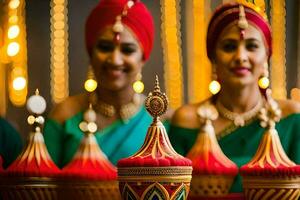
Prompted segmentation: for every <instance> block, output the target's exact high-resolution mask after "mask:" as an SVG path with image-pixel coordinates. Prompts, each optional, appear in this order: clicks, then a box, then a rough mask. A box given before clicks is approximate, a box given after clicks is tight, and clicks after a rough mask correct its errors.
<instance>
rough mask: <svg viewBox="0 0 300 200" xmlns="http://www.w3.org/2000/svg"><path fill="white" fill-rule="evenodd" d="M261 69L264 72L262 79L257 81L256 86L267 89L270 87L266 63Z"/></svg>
mask: <svg viewBox="0 0 300 200" xmlns="http://www.w3.org/2000/svg"><path fill="white" fill-rule="evenodd" d="M263 67H264V72H263V75H262V77H261V78H260V79H259V80H258V86H259V87H260V88H262V89H267V88H268V87H269V85H270V80H269V70H268V63H267V62H265V63H264V66H263Z"/></svg>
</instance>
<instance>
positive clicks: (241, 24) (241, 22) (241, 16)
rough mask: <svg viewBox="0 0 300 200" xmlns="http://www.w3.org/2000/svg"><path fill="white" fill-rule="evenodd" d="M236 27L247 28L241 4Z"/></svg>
mask: <svg viewBox="0 0 300 200" xmlns="http://www.w3.org/2000/svg"><path fill="white" fill-rule="evenodd" d="M238 27H239V28H240V29H246V28H248V21H247V19H246V14H245V9H244V6H243V5H240V6H239V21H238Z"/></svg>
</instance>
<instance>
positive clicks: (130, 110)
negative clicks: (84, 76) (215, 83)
mask: <svg viewBox="0 0 300 200" xmlns="http://www.w3.org/2000/svg"><path fill="white" fill-rule="evenodd" d="M91 102H93V105H94V108H95V110H96V111H97V112H99V113H100V114H101V115H103V116H105V117H113V116H115V115H116V114H117V113H118V114H119V116H120V117H121V119H122V120H123V121H124V122H125V121H126V120H128V119H129V118H130V117H132V116H133V115H134V114H136V113H137V112H138V111H139V109H140V106H141V102H142V97H141V95H140V94H134V95H133V98H132V101H131V102H129V103H128V104H125V105H122V106H121V108H120V110H119V111H117V110H116V108H115V107H114V106H113V105H111V104H108V103H105V102H103V101H101V100H99V99H98V98H97V95H96V93H92V95H91Z"/></svg>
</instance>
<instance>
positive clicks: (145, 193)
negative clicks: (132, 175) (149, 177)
mask: <svg viewBox="0 0 300 200" xmlns="http://www.w3.org/2000/svg"><path fill="white" fill-rule="evenodd" d="M154 187H157V188H158V189H159V190H160V191H161V192H162V193H163V194H164V197H162V198H163V199H170V195H169V192H168V191H167V190H166V188H165V187H164V186H163V185H161V184H159V183H153V184H151V185H150V186H149V187H148V188H147V189H146V190H145V191H144V192H143V194H142V196H141V199H146V198H145V196H146V195H147V193H148V192H149V191H150V190H151V189H152V188H154ZM147 199H148V198H147Z"/></svg>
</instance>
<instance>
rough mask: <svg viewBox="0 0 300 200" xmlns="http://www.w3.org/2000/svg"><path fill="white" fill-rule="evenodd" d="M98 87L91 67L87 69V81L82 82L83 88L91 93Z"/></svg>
mask: <svg viewBox="0 0 300 200" xmlns="http://www.w3.org/2000/svg"><path fill="white" fill-rule="evenodd" d="M97 86H98V83H97V81H96V79H95V75H94V72H93V69H92V67H91V66H89V68H88V72H87V79H86V81H85V82H84V88H85V90H86V91H88V92H93V91H94V90H95V89H96V88H97Z"/></svg>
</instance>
